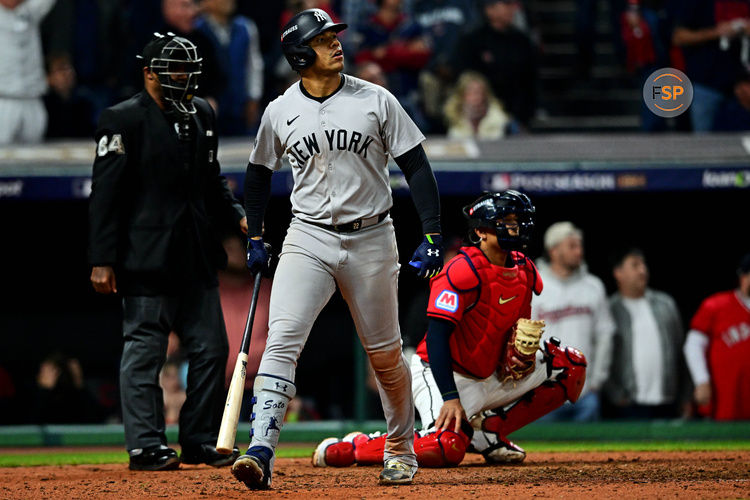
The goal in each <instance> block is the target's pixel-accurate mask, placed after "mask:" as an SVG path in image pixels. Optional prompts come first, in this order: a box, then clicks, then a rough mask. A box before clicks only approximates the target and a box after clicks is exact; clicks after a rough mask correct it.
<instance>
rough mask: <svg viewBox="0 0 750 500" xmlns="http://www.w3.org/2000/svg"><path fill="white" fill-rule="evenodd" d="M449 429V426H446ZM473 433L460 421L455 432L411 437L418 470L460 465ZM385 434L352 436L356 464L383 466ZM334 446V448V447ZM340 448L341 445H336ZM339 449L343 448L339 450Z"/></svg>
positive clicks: (418, 433) (446, 431) (466, 424)
mask: <svg viewBox="0 0 750 500" xmlns="http://www.w3.org/2000/svg"><path fill="white" fill-rule="evenodd" d="M446 427H447V428H449V429H451V428H453V423H450V424H448V425H447V426H446ZM473 433H474V430H473V429H472V428H471V425H469V423H468V422H462V424H461V430H460V431H459V432H458V433H455V432H453V431H452V430H443V431H436V432H424V431H423V432H417V433H415V436H414V452H415V453H416V454H417V463H418V464H419V466H420V467H451V466H454V465H458V464H459V463H461V460H463V459H464V455H465V454H466V449H467V448H468V446H469V443H471V436H472V434H473ZM385 439H386V435H385V434H383V435H379V436H375V435H372V436H366V435H364V434H360V435H359V436H356V437H354V439H353V440H352V444H353V445H354V457H355V460H356V462H357V463H358V464H359V465H377V464H381V463H383V449H384V447H385ZM334 446H337V445H334ZM338 446H342V445H338ZM342 449H343V447H342Z"/></svg>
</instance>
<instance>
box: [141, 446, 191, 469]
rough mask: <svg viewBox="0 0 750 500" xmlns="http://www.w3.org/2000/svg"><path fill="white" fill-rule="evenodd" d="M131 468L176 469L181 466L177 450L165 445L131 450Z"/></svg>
mask: <svg viewBox="0 0 750 500" xmlns="http://www.w3.org/2000/svg"><path fill="white" fill-rule="evenodd" d="M129 454H130V464H129V468H130V470H175V469H179V468H180V459H179V458H178V457H177V452H176V451H174V450H173V449H172V448H167V447H166V446H164V445H159V446H151V447H148V448H143V449H137V450H131V451H130V452H129Z"/></svg>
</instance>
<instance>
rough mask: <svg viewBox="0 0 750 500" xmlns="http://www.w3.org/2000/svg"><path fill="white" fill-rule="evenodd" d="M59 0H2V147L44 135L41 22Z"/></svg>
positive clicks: (0, 100)
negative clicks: (56, 0)
mask: <svg viewBox="0 0 750 500" xmlns="http://www.w3.org/2000/svg"><path fill="white" fill-rule="evenodd" d="M54 3H55V0H0V89H2V91H0V146H3V145H6V144H13V143H17V142H25V143H35V142H40V141H41V140H42V138H43V137H44V131H45V129H46V127H47V111H46V110H45V108H44V103H43V102H42V95H44V92H45V91H46V90H47V79H46V78H45V75H44V56H43V55H42V41H41V36H40V32H39V25H40V23H41V22H42V19H43V18H44V16H45V15H47V13H48V12H49V11H50V9H51V8H52V6H53V5H54Z"/></svg>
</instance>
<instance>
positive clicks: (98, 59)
mask: <svg viewBox="0 0 750 500" xmlns="http://www.w3.org/2000/svg"><path fill="white" fill-rule="evenodd" d="M125 30H126V27H125V17H124V15H123V9H122V5H121V2H114V1H112V0H56V4H55V7H54V8H53V9H52V11H51V12H50V13H49V15H48V16H47V18H46V19H45V21H44V23H43V24H42V34H43V37H44V39H45V41H46V50H47V53H48V54H52V53H64V54H67V55H68V56H69V58H70V62H71V64H72V65H73V68H75V73H76V92H75V93H76V95H77V96H79V98H81V99H83V100H86V101H87V102H88V103H89V106H90V107H91V109H92V111H93V113H94V115H93V117H92V120H93V123H96V121H97V120H98V119H99V114H100V113H101V112H102V111H103V110H104V109H105V108H107V107H108V106H111V105H112V104H114V103H115V102H117V101H118V100H119V99H120V98H122V97H125V96H122V95H120V87H119V85H121V81H122V79H123V77H124V76H125V71H126V67H125V66H124V65H123V64H122V61H123V58H124V56H125V53H126V40H127V38H126V33H125ZM128 97H129V96H128Z"/></svg>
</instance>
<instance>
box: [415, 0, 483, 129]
mask: <svg viewBox="0 0 750 500" xmlns="http://www.w3.org/2000/svg"><path fill="white" fill-rule="evenodd" d="M412 17H413V18H414V21H415V22H416V23H417V24H419V26H421V28H422V31H423V33H424V34H425V36H426V37H427V40H428V44H429V46H430V48H431V49H432V55H431V56H430V59H429V61H428V62H427V65H426V66H425V67H424V68H423V69H422V71H421V72H420V74H419V88H420V94H421V98H422V107H423V109H424V112H425V115H426V116H427V118H428V119H429V128H428V129H427V131H428V132H429V133H433V134H434V133H444V132H445V124H444V123H443V104H444V103H445V100H446V99H447V98H448V93H449V92H450V89H451V86H452V84H453V82H454V80H455V78H456V75H455V74H454V73H453V69H452V68H451V55H452V54H453V51H454V50H455V47H456V43H457V42H458V37H459V36H460V35H461V34H462V33H464V32H466V31H469V30H471V29H473V28H475V27H476V25H477V23H478V22H479V20H480V13H479V10H478V9H477V7H476V2H475V1H474V0H414V1H413V7H412Z"/></svg>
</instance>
